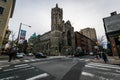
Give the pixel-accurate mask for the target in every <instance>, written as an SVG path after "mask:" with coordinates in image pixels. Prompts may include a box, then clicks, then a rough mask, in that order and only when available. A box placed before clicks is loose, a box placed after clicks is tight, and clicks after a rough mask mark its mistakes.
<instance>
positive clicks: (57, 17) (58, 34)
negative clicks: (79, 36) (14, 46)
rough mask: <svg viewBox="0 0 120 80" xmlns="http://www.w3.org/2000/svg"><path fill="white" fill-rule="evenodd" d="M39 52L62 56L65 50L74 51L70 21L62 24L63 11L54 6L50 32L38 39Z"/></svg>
mask: <svg viewBox="0 0 120 80" xmlns="http://www.w3.org/2000/svg"><path fill="white" fill-rule="evenodd" d="M40 43H41V45H40V47H41V51H43V52H45V53H46V54H48V55H64V53H63V52H64V51H66V49H68V48H69V49H74V46H75V37H74V28H73V27H72V25H71V23H70V21H69V20H68V21H67V22H64V20H63V10H62V9H61V8H59V7H58V4H56V7H55V8H52V10H51V31H49V32H46V33H45V34H43V35H41V37H40Z"/></svg>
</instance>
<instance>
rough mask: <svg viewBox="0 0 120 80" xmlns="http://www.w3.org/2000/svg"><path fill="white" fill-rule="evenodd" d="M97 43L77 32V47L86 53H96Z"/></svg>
mask: <svg viewBox="0 0 120 80" xmlns="http://www.w3.org/2000/svg"><path fill="white" fill-rule="evenodd" d="M95 45H96V44H95V42H94V41H93V40H91V39H90V38H88V37H86V36H85V35H83V34H81V33H79V32H75V47H76V48H81V50H82V51H83V52H84V53H89V52H93V51H94V46H95Z"/></svg>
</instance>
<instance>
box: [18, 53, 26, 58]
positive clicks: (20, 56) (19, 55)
mask: <svg viewBox="0 0 120 80" xmlns="http://www.w3.org/2000/svg"><path fill="white" fill-rule="evenodd" d="M24 56H25V54H24V53H17V54H16V58H23V57H24Z"/></svg>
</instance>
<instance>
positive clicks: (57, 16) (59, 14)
mask: <svg viewBox="0 0 120 80" xmlns="http://www.w3.org/2000/svg"><path fill="white" fill-rule="evenodd" d="M62 20H63V10H62V9H61V8H59V7H58V4H56V7H55V8H52V11H51V30H52V31H54V30H60V26H61V24H62ZM58 27H59V28H58Z"/></svg>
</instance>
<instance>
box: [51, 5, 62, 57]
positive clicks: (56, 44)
mask: <svg viewBox="0 0 120 80" xmlns="http://www.w3.org/2000/svg"><path fill="white" fill-rule="evenodd" d="M62 20H63V10H62V9H61V8H59V7H58V4H56V7H55V8H52V10H51V36H50V37H51V38H50V41H51V54H53V55H59V54H60V50H61V49H60V47H61V46H60V44H61V42H62Z"/></svg>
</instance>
